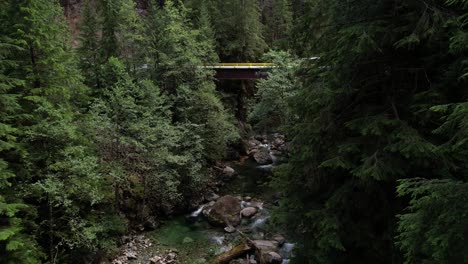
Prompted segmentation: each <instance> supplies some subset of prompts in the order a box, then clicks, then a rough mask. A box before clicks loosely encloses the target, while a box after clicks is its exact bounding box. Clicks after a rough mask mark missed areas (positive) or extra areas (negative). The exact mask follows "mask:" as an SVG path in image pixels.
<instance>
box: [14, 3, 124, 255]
mask: <svg viewBox="0 0 468 264" xmlns="http://www.w3.org/2000/svg"><path fill="white" fill-rule="evenodd" d="M10 4H11V6H12V14H13V15H12V16H13V19H12V21H13V23H14V25H13V28H14V29H15V30H14V31H12V32H11V35H10V36H11V38H12V39H14V41H15V43H17V44H18V45H19V47H20V48H21V51H20V52H17V53H15V54H14V58H15V59H16V60H17V61H18V64H21V65H22V67H18V68H15V69H14V71H13V73H14V74H15V75H16V76H21V78H22V83H21V85H20V86H16V87H15V92H16V93H18V98H19V102H20V106H21V112H20V115H19V118H18V119H17V120H16V125H17V126H18V127H17V128H18V142H19V143H20V149H21V156H20V157H19V159H18V160H16V163H17V164H15V172H16V178H15V179H16V184H15V187H16V188H15V193H16V195H17V197H18V198H23V199H24V200H27V201H29V202H28V205H30V206H31V207H34V208H37V215H36V218H35V219H30V220H34V221H35V223H36V224H37V227H36V228H37V231H35V233H34V234H35V235H36V236H37V238H36V239H37V240H38V241H46V243H41V246H43V248H44V249H45V251H46V252H47V255H48V258H47V259H48V261H49V262H50V263H56V262H67V261H68V260H67V256H68V257H71V258H76V256H79V255H81V253H82V252H83V251H84V252H89V251H91V250H95V249H96V248H106V247H112V246H113V243H114V239H115V238H113V237H110V236H108V235H109V233H118V232H121V231H122V227H121V224H119V219H118V218H117V217H115V214H113V212H112V210H108V209H103V208H106V206H105V205H107V204H108V203H111V200H110V199H111V198H112V197H111V196H109V194H111V192H110V190H109V189H108V187H107V184H106V183H105V179H104V178H103V177H102V175H101V174H100V173H99V168H98V163H97V157H96V156H95V155H94V153H93V151H92V150H91V148H90V146H89V142H88V141H87V140H86V138H85V137H84V135H83V134H82V133H81V132H79V131H80V130H79V129H78V127H77V124H78V122H77V119H79V118H80V117H82V116H80V115H79V108H78V107H80V106H82V105H83V104H84V102H83V101H82V100H86V98H87V96H86V87H85V86H84V85H83V84H82V77H81V75H80V74H79V71H78V68H77V65H76V61H77V60H76V59H75V56H74V53H73V51H72V50H71V47H69V43H70V41H69V37H68V36H69V35H68V31H67V28H66V23H65V21H64V19H63V13H62V12H63V10H62V9H61V8H60V6H59V4H58V2H56V1H46V0H39V1H22V2H17V1H10ZM72 98H73V100H72ZM80 123H81V124H85V123H86V122H85V120H81V121H80ZM103 211H104V212H105V214H102V212H103ZM28 231H29V232H32V230H28ZM74 254H76V255H74Z"/></svg>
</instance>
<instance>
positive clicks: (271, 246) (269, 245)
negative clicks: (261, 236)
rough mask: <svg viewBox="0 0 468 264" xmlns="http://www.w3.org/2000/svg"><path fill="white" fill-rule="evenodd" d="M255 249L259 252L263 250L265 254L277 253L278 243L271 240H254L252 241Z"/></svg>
mask: <svg viewBox="0 0 468 264" xmlns="http://www.w3.org/2000/svg"><path fill="white" fill-rule="evenodd" d="M253 243H254V245H255V247H256V248H258V249H260V250H264V251H267V252H270V251H277V250H278V242H276V241H271V240H254V241H253Z"/></svg>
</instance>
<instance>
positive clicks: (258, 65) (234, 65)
mask: <svg viewBox="0 0 468 264" xmlns="http://www.w3.org/2000/svg"><path fill="white" fill-rule="evenodd" d="M202 67H203V68H206V69H270V68H274V67H276V66H275V64H274V63H270V62H255V63H249V62H225V63H214V64H212V65H205V66H202Z"/></svg>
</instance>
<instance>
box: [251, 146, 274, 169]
mask: <svg viewBox="0 0 468 264" xmlns="http://www.w3.org/2000/svg"><path fill="white" fill-rule="evenodd" d="M253 157H254V159H255V161H256V162H257V163H258V164H260V165H266V164H270V163H272V162H273V159H272V158H271V155H270V151H269V150H268V148H267V147H261V148H259V149H258V151H257V152H255V154H254V155H253Z"/></svg>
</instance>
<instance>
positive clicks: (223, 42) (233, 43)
mask: <svg viewBox="0 0 468 264" xmlns="http://www.w3.org/2000/svg"><path fill="white" fill-rule="evenodd" d="M212 6H213V7H212V9H211V13H212V17H213V25H214V29H215V35H216V42H217V53H218V55H219V56H220V58H221V59H222V60H223V61H235V62H239V61H240V62H243V61H255V60H256V59H258V58H260V57H261V56H262V54H263V52H264V51H265V50H266V49H267V45H266V43H265V40H264V37H263V24H262V23H261V10H260V6H259V1H257V0H252V1H245V0H232V1H222V0H215V1H212Z"/></svg>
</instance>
